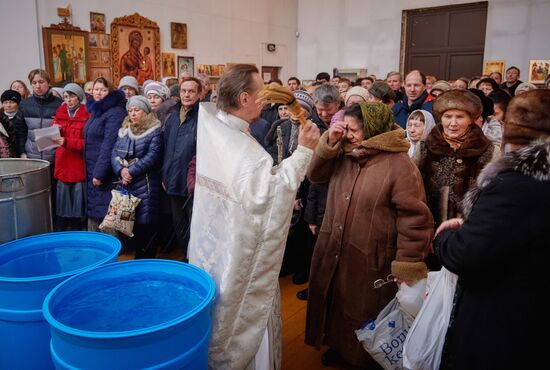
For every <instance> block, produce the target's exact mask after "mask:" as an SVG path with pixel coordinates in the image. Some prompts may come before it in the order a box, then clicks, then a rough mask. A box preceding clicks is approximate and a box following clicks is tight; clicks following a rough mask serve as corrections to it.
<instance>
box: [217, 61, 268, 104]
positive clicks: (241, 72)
mask: <svg viewBox="0 0 550 370" xmlns="http://www.w3.org/2000/svg"><path fill="white" fill-rule="evenodd" d="M254 73H259V71H258V68H256V66H254V65H252V64H237V65H234V66H232V67H230V68H229V69H227V70H226V71H225V73H224V74H223V75H222V77H221V79H220V81H219V82H218V89H217V90H218V101H217V102H216V107H218V109H219V110H221V111H224V112H228V111H230V110H233V109H239V108H240V107H241V106H240V103H239V96H240V95H241V93H243V92H245V91H248V92H250V89H251V88H252V85H253V83H254V79H253V77H252V75H253V74H254Z"/></svg>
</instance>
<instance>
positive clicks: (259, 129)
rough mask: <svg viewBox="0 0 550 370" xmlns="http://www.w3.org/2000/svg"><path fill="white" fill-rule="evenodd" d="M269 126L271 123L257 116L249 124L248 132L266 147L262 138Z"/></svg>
mask: <svg viewBox="0 0 550 370" xmlns="http://www.w3.org/2000/svg"><path fill="white" fill-rule="evenodd" d="M270 127H271V123H269V122H267V121H266V120H265V119H263V118H258V119H257V120H256V121H254V122H252V123H251V124H250V134H251V135H252V137H254V139H256V141H257V142H258V143H260V145H261V146H262V147H263V148H264V149H265V148H266V145H265V140H264V139H265V136H266V135H267V132H268V131H269V128H270Z"/></svg>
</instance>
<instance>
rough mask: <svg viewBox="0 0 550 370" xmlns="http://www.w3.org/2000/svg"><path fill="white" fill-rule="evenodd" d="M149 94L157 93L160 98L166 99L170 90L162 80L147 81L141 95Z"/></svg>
mask: <svg viewBox="0 0 550 370" xmlns="http://www.w3.org/2000/svg"><path fill="white" fill-rule="evenodd" d="M149 94H155V95H158V96H160V97H161V98H162V100H166V98H167V97H168V95H169V94H170V90H169V89H168V87H167V86H166V85H165V84H163V83H162V82H157V81H153V82H150V83H148V84H147V86H145V88H144V90H143V95H145V96H147V95H149Z"/></svg>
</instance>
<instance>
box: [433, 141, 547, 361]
mask: <svg viewBox="0 0 550 370" xmlns="http://www.w3.org/2000/svg"><path fill="white" fill-rule="evenodd" d="M549 168H550V139H549V138H546V139H545V140H541V141H538V142H533V143H531V144H530V145H528V146H527V147H525V148H523V149H520V150H518V151H516V152H511V153H508V154H506V155H505V156H504V157H503V158H501V159H499V160H497V161H496V162H494V163H491V164H489V165H488V166H487V167H485V169H484V170H483V171H482V173H481V174H480V175H479V177H478V179H477V187H474V188H473V189H472V190H471V191H470V192H469V193H468V195H467V196H466V197H465V201H464V212H465V215H466V219H465V221H464V224H463V225H462V227H461V228H460V229H458V230H450V229H448V230H444V231H442V232H441V233H440V234H439V235H438V237H437V238H436V239H435V241H434V248H435V252H436V254H437V256H438V257H439V260H440V261H441V264H442V265H443V266H445V267H446V268H447V269H448V270H449V271H452V272H454V273H456V274H457V275H458V283H457V291H456V294H455V301H454V308H453V313H452V315H451V325H450V328H449V329H448V331H447V336H446V342H445V345H444V351H443V359H442V363H441V367H440V369H471V370H478V369H480V370H481V369H483V370H492V369H495V370H496V369H536V368H537V367H540V356H541V355H543V354H544V351H545V347H544V346H543V347H540V346H538V345H533V344H534V343H533V339H534V338H533V335H535V334H533V329H536V328H539V327H541V321H544V317H546V315H547V312H546V311H547V310H546V305H545V304H544V303H543V300H544V299H545V292H547V291H548V288H547V280H546V271H547V270H546V267H547V266H546V261H545V259H544V258H543V256H544V255H545V254H546V251H547V249H548V246H550V233H549V232H548V225H550V212H548V210H549V209H550V171H549ZM543 311H544V312H543ZM535 361H536V362H535Z"/></svg>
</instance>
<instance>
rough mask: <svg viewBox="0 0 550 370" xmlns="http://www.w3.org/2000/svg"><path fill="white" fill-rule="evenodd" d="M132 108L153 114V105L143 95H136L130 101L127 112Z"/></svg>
mask: <svg viewBox="0 0 550 370" xmlns="http://www.w3.org/2000/svg"><path fill="white" fill-rule="evenodd" d="M130 107H137V108H139V109H141V110H143V111H144V112H145V113H151V104H149V101H148V100H147V98H146V97H145V96H142V95H134V96H132V97H131V98H130V99H128V102H127V103H126V110H128V109H130Z"/></svg>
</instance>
